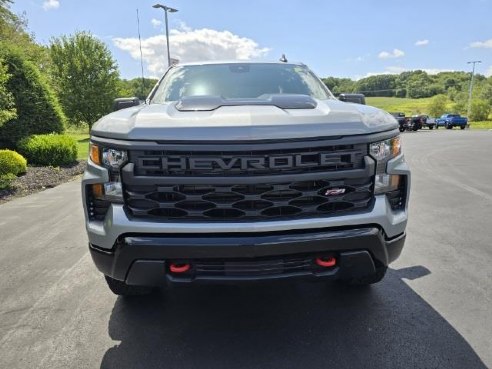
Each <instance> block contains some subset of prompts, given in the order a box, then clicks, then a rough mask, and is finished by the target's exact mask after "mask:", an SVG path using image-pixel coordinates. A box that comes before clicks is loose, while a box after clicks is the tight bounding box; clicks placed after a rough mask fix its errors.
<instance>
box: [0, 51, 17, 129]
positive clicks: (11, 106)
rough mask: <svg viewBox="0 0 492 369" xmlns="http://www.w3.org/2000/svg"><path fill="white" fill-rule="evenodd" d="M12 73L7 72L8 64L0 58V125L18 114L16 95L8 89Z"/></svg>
mask: <svg viewBox="0 0 492 369" xmlns="http://www.w3.org/2000/svg"><path fill="white" fill-rule="evenodd" d="M9 78H10V74H8V73H7V66H6V65H4V64H3V61H2V60H1V59H0V127H1V126H3V124H4V123H5V122H8V121H9V120H12V119H14V118H15V117H16V116H17V111H16V109H15V103H14V96H13V95H12V93H10V91H8V90H7V82H8V80H9Z"/></svg>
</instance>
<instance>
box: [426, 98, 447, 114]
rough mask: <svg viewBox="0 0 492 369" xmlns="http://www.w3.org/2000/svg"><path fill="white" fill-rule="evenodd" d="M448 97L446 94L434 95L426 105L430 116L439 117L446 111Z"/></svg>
mask: <svg viewBox="0 0 492 369" xmlns="http://www.w3.org/2000/svg"><path fill="white" fill-rule="evenodd" d="M447 104H448V97H447V96H446V95H436V96H434V97H433V98H432V100H431V102H430V103H429V105H428V106H427V111H428V113H429V115H430V116H432V117H440V116H441V115H443V114H444V113H446V107H447Z"/></svg>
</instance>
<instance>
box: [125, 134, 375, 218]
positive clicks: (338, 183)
mask: <svg viewBox="0 0 492 369" xmlns="http://www.w3.org/2000/svg"><path fill="white" fill-rule="evenodd" d="M327 142H328V144H326V143H327ZM176 146H179V145H169V147H168V148H169V150H156V149H151V150H148V149H147V148H144V149H136V150H132V151H130V152H129V163H128V164H127V165H126V166H125V167H124V168H123V170H122V181H123V188H124V196H125V208H126V210H127V212H128V213H129V215H131V216H133V217H136V218H145V219H155V220H162V221H179V220H182V221H189V220H195V221H214V220H216V221H242V220H245V221H261V220H277V219H299V218H314V217H325V216H331V215H341V214H350V213H353V212H363V211H367V210H368V209H369V208H370V207H371V206H372V202H373V201H372V200H373V198H374V195H373V192H374V191H373V190H374V188H373V180H374V167H373V166H372V165H373V161H372V159H368V157H367V145H366V144H360V145H359V144H357V145H353V144H350V145H336V144H333V141H330V140H327V141H324V142H322V143H320V142H312V141H311V142H296V143H292V142H289V143H285V144H283V143H282V144H279V143H273V144H271V145H268V144H251V145H249V146H248V144H244V145H241V144H237V145H236V144H231V145H222V147H221V146H219V145H217V146H216V147H210V146H209V145H206V146H207V149H203V148H200V146H199V145H197V146H196V148H195V147H194V146H184V145H182V146H181V147H178V148H177V149H176ZM285 146H288V148H285ZM157 147H159V148H160V147H161V145H157ZM162 147H165V145H164V144H163V145H162ZM371 163H372V164H371Z"/></svg>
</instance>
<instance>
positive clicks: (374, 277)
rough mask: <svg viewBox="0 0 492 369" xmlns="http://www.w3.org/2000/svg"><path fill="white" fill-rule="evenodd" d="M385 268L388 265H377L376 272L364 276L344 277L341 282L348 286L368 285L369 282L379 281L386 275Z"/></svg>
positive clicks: (386, 268)
mask: <svg viewBox="0 0 492 369" xmlns="http://www.w3.org/2000/svg"><path fill="white" fill-rule="evenodd" d="M387 270H388V267H378V268H376V272H375V273H374V274H371V275H368V276H365V277H359V278H350V279H344V280H342V281H341V282H342V283H343V284H345V285H348V286H369V285H371V284H375V283H378V282H381V280H382V279H383V278H384V276H385V275H386V271H387Z"/></svg>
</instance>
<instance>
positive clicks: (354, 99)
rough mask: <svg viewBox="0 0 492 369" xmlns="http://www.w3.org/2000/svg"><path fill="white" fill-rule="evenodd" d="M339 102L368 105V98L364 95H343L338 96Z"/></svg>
mask: <svg viewBox="0 0 492 369" xmlns="http://www.w3.org/2000/svg"><path fill="white" fill-rule="evenodd" d="M338 100H340V101H345V102H351V103H356V104H362V105H366V97H365V95H363V94H346V93H342V94H340V95H339V96H338Z"/></svg>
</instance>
